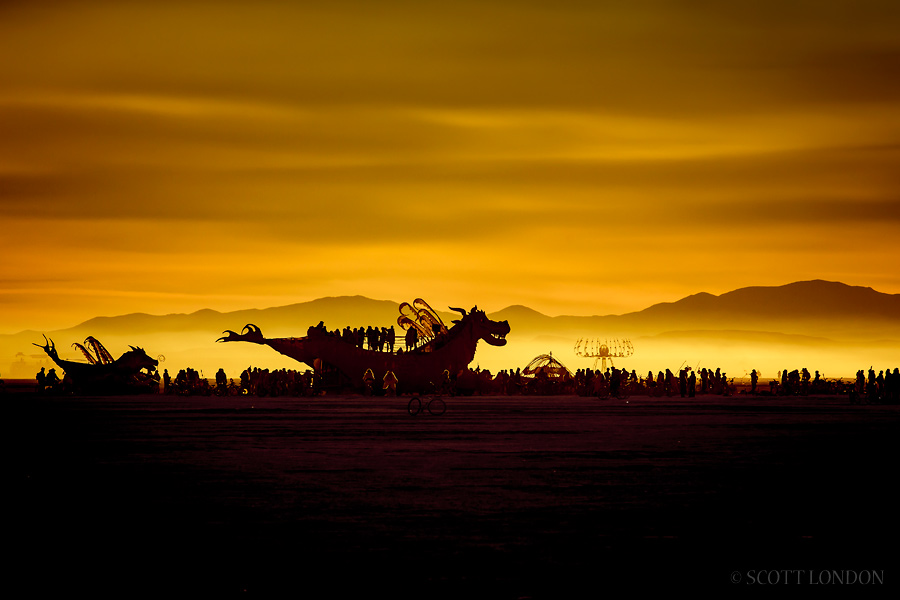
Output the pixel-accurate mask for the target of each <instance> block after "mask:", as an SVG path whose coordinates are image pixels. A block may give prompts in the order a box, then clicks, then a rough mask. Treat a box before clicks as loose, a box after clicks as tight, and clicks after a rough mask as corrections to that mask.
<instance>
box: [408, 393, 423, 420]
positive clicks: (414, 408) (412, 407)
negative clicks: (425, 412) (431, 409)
mask: <svg viewBox="0 0 900 600" xmlns="http://www.w3.org/2000/svg"><path fill="white" fill-rule="evenodd" d="M406 410H408V411H409V414H411V415H412V416H416V415H417V414H419V411H420V410H422V401H421V400H419V397H418V396H413V397H412V398H411V399H410V401H409V404H407V405H406Z"/></svg>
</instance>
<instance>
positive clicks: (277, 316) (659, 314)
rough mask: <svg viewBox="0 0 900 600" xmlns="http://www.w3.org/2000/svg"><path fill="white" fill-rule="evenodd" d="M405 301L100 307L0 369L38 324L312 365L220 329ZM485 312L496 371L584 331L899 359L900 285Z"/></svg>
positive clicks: (647, 342) (349, 320)
mask: <svg viewBox="0 0 900 600" xmlns="http://www.w3.org/2000/svg"><path fill="white" fill-rule="evenodd" d="M457 304H458V302H457ZM463 307H464V308H466V309H467V310H468V309H470V308H471V306H465V305H464V306H463ZM435 308H438V307H435ZM398 309H399V304H398V303H396V302H393V301H388V300H373V299H370V298H366V297H363V296H341V297H327V298H320V299H317V300H313V301H310V302H302V303H298V304H291V305H287V306H279V307H273V308H266V309H248V310H240V311H233V312H227V313H221V312H217V311H214V310H209V309H205V310H199V311H197V312H194V313H190V314H169V315H149V314H142V313H135V314H127V315H121V316H114V317H96V318H93V319H90V320H88V321H85V322H84V323H81V324H79V325H76V326H74V327H71V328H68V329H63V330H58V331H52V332H34V331H23V332H20V333H17V334H9V335H0V369H2V372H4V373H7V376H8V377H11V378H16V377H31V376H32V375H33V372H34V371H33V369H34V367H37V368H39V365H40V364H48V363H46V360H45V359H43V357H42V355H41V351H40V350H39V349H37V348H35V347H34V346H32V345H31V344H32V343H34V342H42V341H43V337H42V333H46V335H47V336H48V337H50V338H52V339H54V341H55V342H56V343H57V348H58V349H59V351H60V354H61V356H63V357H68V358H72V359H76V360H77V359H79V358H80V357H79V356H78V352H77V350H75V349H72V348H71V347H70V344H71V343H72V342H82V341H83V340H84V339H85V338H86V337H87V336H89V335H92V336H94V337H96V338H98V339H99V340H100V341H101V342H103V343H104V344H105V345H106V347H107V348H108V349H109V350H110V352H112V354H113V355H114V356H118V355H119V354H121V353H122V352H124V351H125V350H126V349H127V345H128V344H131V345H138V346H142V347H144V348H146V349H147V351H148V353H150V354H152V355H156V354H163V355H165V356H166V357H167V358H168V359H169V363H166V365H168V366H167V368H169V369H170V371H171V370H172V369H173V368H175V369H178V368H184V367H185V366H193V367H194V368H198V367H200V368H203V369H205V370H207V371H208V372H209V373H212V372H214V371H215V370H216V369H217V368H218V367H219V366H223V365H224V364H228V365H229V367H230V370H231V371H232V372H234V371H235V370H236V369H240V368H243V367H241V366H240V365H243V366H248V365H249V364H251V362H248V361H252V364H254V365H255V366H267V367H270V368H305V367H303V366H302V365H298V363H295V362H293V361H291V360H290V359H286V358H285V357H282V356H280V355H278V354H277V353H275V352H274V351H273V350H271V349H269V348H262V347H258V346H254V345H250V344H239V345H238V344H215V343H214V342H215V339H216V338H218V337H219V335H221V332H222V331H224V330H225V329H233V330H237V331H240V329H241V328H242V327H243V326H244V325H245V324H247V323H253V324H256V325H258V326H259V327H260V328H261V329H262V331H263V333H264V334H265V335H266V336H267V337H290V336H302V335H305V334H306V330H307V328H308V327H309V326H310V325H315V324H316V323H318V322H319V321H324V322H325V325H326V326H327V327H328V328H329V329H338V328H343V327H344V326H347V325H349V326H351V327H358V326H368V325H373V326H389V325H392V324H394V325H396V317H397V316H398V315H399V311H398ZM438 312H439V315H440V317H441V318H442V319H443V320H444V322H445V323H447V324H448V325H449V324H450V321H451V320H452V319H454V318H458V317H459V315H458V313H456V312H453V311H451V310H449V309H448V310H446V311H445V310H439V311H438ZM488 316H489V317H490V318H491V319H494V320H498V321H499V320H507V321H509V324H510V327H511V333H510V335H509V337H508V340H509V344H508V346H507V347H504V348H493V347H487V345H485V344H482V345H480V346H479V350H478V355H476V360H477V361H478V362H479V364H480V366H482V367H483V368H491V369H492V370H495V371H496V370H499V369H500V368H515V367H521V366H524V365H525V364H527V362H528V361H529V360H530V359H531V358H533V357H534V356H535V355H536V354H541V353H546V352H550V351H552V352H553V353H554V356H556V357H565V359H567V360H568V361H569V362H570V363H572V367H571V368H573V369H574V368H581V367H585V366H591V363H592V361H591V360H590V359H587V358H585V357H579V356H577V355H575V353H574V350H573V347H574V344H575V341H576V340H578V339H582V338H584V339H604V340H605V339H626V338H627V339H629V340H631V341H632V342H633V343H634V347H635V354H634V357H632V358H629V359H622V361H620V362H621V364H623V365H626V366H629V367H630V366H631V365H632V364H636V363H638V362H640V363H641V364H642V366H646V369H654V370H657V369H660V368H662V369H664V368H671V367H670V366H669V364H660V365H656V366H654V364H645V363H650V362H651V361H657V362H660V363H661V362H663V361H665V362H667V363H670V362H672V361H675V362H682V361H683V360H684V361H689V364H690V363H692V362H694V361H693V360H691V358H692V357H696V358H700V359H701V360H712V359H713V358H717V357H718V358H720V360H721V359H724V358H725V354H723V352H725V353H726V354H728V356H729V360H732V358H731V357H730V355H731V354H735V352H737V354H738V355H739V356H735V357H733V359H736V360H742V361H745V362H746V364H738V363H735V364H734V365H731V368H732V373H735V371H741V372H743V371H749V370H750V368H759V366H760V365H761V364H762V363H763V362H766V361H771V360H775V359H776V357H777V359H778V360H781V361H782V362H784V361H785V360H787V359H790V358H794V359H795V360H799V359H801V358H806V357H807V356H808V357H810V358H816V359H818V360H819V361H822V362H828V363H829V369H834V368H835V366H836V364H832V363H834V360H835V359H840V358H841V356H843V357H846V358H847V359H855V360H857V361H862V362H865V363H866V364H865V365H862V366H856V365H855V364H854V365H852V367H853V368H852V369H851V368H850V366H848V367H847V368H844V367H842V366H841V367H838V368H840V369H841V370H842V371H844V372H842V373H841V374H842V375H845V376H848V375H852V373H854V372H855V371H856V369H858V368H863V367H865V368H868V366H869V363H870V362H875V361H876V359H877V360H883V361H890V360H893V363H897V364H900V294H885V293H881V292H878V291H875V290H873V289H872V288H868V287H859V286H849V285H846V284H843V283H838V282H829V281H822V280H813V281H801V282H796V283H791V284H788V285H783V286H774V287H761V286H757V287H746V288H741V289H737V290H734V291H732V292H728V293H725V294H721V295H718V296H717V295H713V294H708V293H699V294H694V295H691V296H688V297H686V298H682V299H681V300H678V301H676V302H666V303H660V304H655V305H653V306H650V307H648V308H646V309H644V310H641V311H637V312H631V313H627V314H622V315H603V316H600V315H595V316H565V315H564V316H555V317H551V316H548V315H544V314H542V313H540V312H537V311H535V310H532V309H530V308H528V307H525V306H521V305H514V306H509V307H507V308H504V309H502V310H499V311H496V312H489V313H488ZM542 348H545V349H543V350H542ZM669 355H671V356H670V357H669ZM697 355H702V356H697ZM637 357H641V358H637ZM667 357H669V358H667ZM863 358H865V359H866V360H863ZM575 363H578V364H575ZM775 364H781V363H775ZM837 364H840V365H842V364H843V363H837ZM270 365H271V366H270ZM674 366H676V367H677V366H678V365H677V364H676V365H674ZM893 366H897V365H893ZM884 367H885V368H886V367H887V364H885V365H884ZM160 368H163V365H161V366H160ZM635 368H637V367H636V366H635ZM773 368H774V367H769V368H768V369H764V370H769V371H772V370H773ZM792 368H794V367H792ZM811 368H812V367H811ZM646 369H643V370H644V372H645V371H646ZM227 370H228V368H226V371H227ZM761 370H762V369H761ZM236 374H237V373H235V375H236ZM738 375H740V373H738Z"/></svg>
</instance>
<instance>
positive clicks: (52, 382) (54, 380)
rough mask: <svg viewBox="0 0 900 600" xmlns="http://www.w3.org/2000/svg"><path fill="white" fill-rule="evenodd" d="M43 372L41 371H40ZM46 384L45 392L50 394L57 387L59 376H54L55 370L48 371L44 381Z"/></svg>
mask: <svg viewBox="0 0 900 600" xmlns="http://www.w3.org/2000/svg"><path fill="white" fill-rule="evenodd" d="M41 370H42V371H43V369H41ZM45 382H46V384H47V390H49V391H50V392H55V391H56V388H57V387H58V386H59V376H58V375H57V374H56V369H50V371H49V372H48V373H47V379H46V380H45Z"/></svg>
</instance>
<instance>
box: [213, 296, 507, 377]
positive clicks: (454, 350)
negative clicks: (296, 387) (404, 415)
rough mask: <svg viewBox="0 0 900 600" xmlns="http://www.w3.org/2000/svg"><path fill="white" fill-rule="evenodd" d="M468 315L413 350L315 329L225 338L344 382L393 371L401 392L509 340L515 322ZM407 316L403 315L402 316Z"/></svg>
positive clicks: (248, 329)
mask: <svg viewBox="0 0 900 600" xmlns="http://www.w3.org/2000/svg"><path fill="white" fill-rule="evenodd" d="M451 310H456V311H458V312H460V313H461V314H462V318H461V319H459V320H455V321H453V323H454V325H453V326H452V327H451V328H449V329H445V330H444V331H442V332H440V333H437V334H435V335H434V336H433V337H432V338H431V339H430V340H428V342H427V343H425V344H423V345H422V346H419V347H418V348H416V349H415V350H411V351H409V352H402V351H398V352H397V353H392V352H377V351H374V350H368V349H363V348H359V347H357V346H356V345H354V344H350V343H347V342H346V341H345V340H342V339H341V338H340V337H337V336H332V335H328V334H327V333H325V332H323V331H320V330H317V329H316V328H310V330H309V332H308V335H307V336H306V337H299V338H297V337H291V338H271V339H270V338H265V337H263V334H262V331H260V329H259V327H257V326H256V325H252V324H248V325H246V326H245V327H244V329H243V330H242V332H241V333H236V332H234V331H231V330H226V331H224V332H223V333H225V334H226V335H225V336H223V337H221V338H219V339H218V340H217V341H219V342H238V341H240V342H251V343H254V344H261V345H266V346H269V347H271V348H272V349H274V350H276V351H277V352H280V353H281V354H284V355H285V356H288V357H290V358H293V359H294V360H297V361H299V362H302V363H305V364H307V365H309V366H310V367H312V368H314V369H316V370H317V371H319V370H322V369H328V368H332V369H336V370H337V371H338V372H340V374H341V375H342V376H343V380H344V381H343V383H344V384H345V385H350V386H352V387H361V386H362V385H363V374H364V373H365V372H366V370H367V369H371V370H372V372H373V373H374V374H375V376H376V377H377V378H378V379H379V380H380V379H381V378H382V377H384V375H385V374H386V373H387V372H388V371H392V372H393V373H394V375H395V376H396V377H397V379H398V384H397V386H398V390H400V391H405V392H413V391H425V390H426V389H428V388H429V386H431V385H432V384H436V383H438V382H439V381H440V380H441V377H442V374H443V372H444V371H445V370H446V371H449V373H450V374H452V375H456V374H457V373H458V372H459V371H461V370H463V369H465V368H466V367H467V366H468V365H469V363H471V362H472V360H473V359H474V358H475V349H476V347H477V345H478V342H479V341H480V340H484V341H485V342H486V343H488V344H491V345H492V346H503V345H505V344H506V339H505V338H506V335H507V334H508V333H509V323H508V322H506V321H499V322H498V321H492V320H490V319H488V318H487V316H486V315H485V313H484V312H483V311H480V310H477V309H472V311H471V312H466V311H465V310H463V309H459V308H453V309H451ZM401 318H402V317H401Z"/></svg>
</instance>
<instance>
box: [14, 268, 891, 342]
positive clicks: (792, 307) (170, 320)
mask: <svg viewBox="0 0 900 600" xmlns="http://www.w3.org/2000/svg"><path fill="white" fill-rule="evenodd" d="M434 308H435V309H436V310H438V313H439V314H440V316H441V318H442V319H444V321H445V322H446V323H447V324H448V325H449V322H450V320H452V319H453V318H457V317H458V315H457V313H454V312H450V311H444V310H440V309H438V308H437V307H434ZM468 309H469V307H466V310H468ZM398 315H399V303H397V302H393V301H390V300H374V299H371V298H367V297H365V296H359V295H357V296H331V297H324V298H318V299H316V300H311V301H308V302H300V303H296V304H289V305H285V306H276V307H271V308H264V309H255V308H254V309H243V310H237V311H231V312H225V313H223V312H218V311H215V310H212V309H202V310H198V311H196V312H193V313H175V314H168V315H150V314H146V313H132V314H126V315H119V316H114V317H94V318H92V319H89V320H87V321H84V322H83V323H80V324H78V325H76V326H74V327H70V328H68V329H63V330H59V332H63V333H64V332H67V331H70V330H78V331H92V332H94V333H92V334H91V335H100V334H103V333H121V332H123V331H125V330H129V331H133V332H134V333H139V332H141V331H153V332H154V333H161V332H168V331H171V332H179V331H210V332H212V333H218V332H220V331H222V330H223V329H240V328H241V327H243V326H244V325H246V324H247V323H255V324H257V325H260V326H261V327H263V328H264V332H265V333H266V335H270V333H269V332H267V331H266V330H265V327H267V326H268V327H269V328H274V329H276V330H278V331H279V333H277V335H279V336H290V335H293V336H302V335H305V334H306V329H307V328H308V327H309V326H310V325H315V324H316V323H318V322H319V321H320V320H321V321H325V325H326V327H328V328H330V329H337V328H343V327H344V326H347V325H349V326H351V327H358V326H368V325H378V326H388V325H391V324H396V317H397V316H398ZM489 316H490V317H491V318H492V319H495V320H511V321H516V322H518V323H520V324H521V325H523V326H524V327H525V328H526V329H532V328H534V329H536V330H539V331H544V330H546V329H547V328H550V329H555V328H563V329H571V328H573V327H576V328H577V327H584V326H590V325H600V326H614V328H615V329H620V328H625V329H632V330H635V331H638V332H640V333H653V332H655V333H662V332H665V331H669V330H684V329H705V328H709V326H715V327H713V328H719V327H724V326H727V328H729V329H747V330H752V329H759V327H758V326H763V327H762V328H763V329H766V327H765V326H767V325H771V324H773V323H774V324H781V323H784V322H786V323H790V322H795V323H803V322H805V321H810V320H812V321H823V320H824V321H826V322H847V323H853V322H866V321H870V322H885V323H894V324H897V325H900V294H885V293H882V292H878V291H875V290H873V289H872V288H870V287H860V286H849V285H846V284H843V283H839V282H830V281H823V280H812V281H799V282H795V283H790V284H787V285H783V286H775V287H763V286H753V287H746V288H740V289H737V290H734V291H731V292H727V293H724V294H721V295H719V296H716V295H713V294H709V293H706V292H701V293H698V294H693V295H691V296H687V297H685V298H682V299H680V300H677V301H675V302H663V303H659V304H654V305H652V306H650V307H648V308H645V309H643V310H641V311H636V312H631V313H625V314H622V315H603V316H599V315H593V316H571V315H562V316H557V317H551V316H548V315H545V314H543V313H540V312H538V311H536V310H534V309H531V308H529V307H526V306H522V305H512V306H508V307H506V308H504V309H502V310H499V311H496V312H493V313H489ZM286 328H290V329H291V330H290V331H284V330H285V329H286ZM23 333H26V332H23ZM27 333H31V332H27ZM53 333H57V332H53ZM13 335H19V334H13ZM271 335H275V334H274V333H273V334H271ZM0 337H2V336H0Z"/></svg>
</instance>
